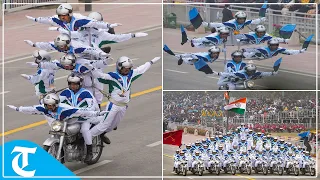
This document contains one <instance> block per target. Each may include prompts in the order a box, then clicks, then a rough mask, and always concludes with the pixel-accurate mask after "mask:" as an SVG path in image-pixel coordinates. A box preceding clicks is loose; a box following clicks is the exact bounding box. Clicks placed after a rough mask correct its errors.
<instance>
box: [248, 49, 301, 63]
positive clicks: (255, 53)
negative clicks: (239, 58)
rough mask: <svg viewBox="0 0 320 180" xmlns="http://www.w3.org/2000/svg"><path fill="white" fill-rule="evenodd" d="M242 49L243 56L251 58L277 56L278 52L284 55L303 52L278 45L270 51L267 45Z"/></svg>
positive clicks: (258, 58) (262, 58)
mask: <svg viewBox="0 0 320 180" xmlns="http://www.w3.org/2000/svg"><path fill="white" fill-rule="evenodd" d="M243 51H244V52H243V56H244V58H245V59H252V60H264V59H269V58H272V57H274V56H277V55H278V54H279V53H280V54H285V55H296V54H300V53H303V52H304V51H302V50H290V49H286V48H282V47H278V49H276V50H274V51H271V49H270V48H269V47H268V46H264V47H258V48H246V49H243Z"/></svg>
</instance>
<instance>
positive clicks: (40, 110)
mask: <svg viewBox="0 0 320 180" xmlns="http://www.w3.org/2000/svg"><path fill="white" fill-rule="evenodd" d="M7 106H8V107H9V108H11V109H13V110H15V111H19V112H22V113H25V114H38V115H39V114H45V111H46V110H45V108H44V107H43V106H42V105H36V106H20V107H16V106H13V105H7Z"/></svg>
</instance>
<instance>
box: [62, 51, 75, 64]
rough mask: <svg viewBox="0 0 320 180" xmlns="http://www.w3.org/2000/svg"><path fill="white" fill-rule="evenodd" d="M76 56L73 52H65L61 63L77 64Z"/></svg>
mask: <svg viewBox="0 0 320 180" xmlns="http://www.w3.org/2000/svg"><path fill="white" fill-rule="evenodd" d="M76 60H77V58H76V56H75V55H74V54H72V53H68V54H64V55H63V56H62V57H61V59H60V63H61V64H62V65H63V66H75V64H76Z"/></svg>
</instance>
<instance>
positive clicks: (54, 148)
mask: <svg viewBox="0 0 320 180" xmlns="http://www.w3.org/2000/svg"><path fill="white" fill-rule="evenodd" d="M58 148H59V144H58V143H54V144H53V145H52V146H46V145H44V146H43V149H44V150H45V151H47V152H48V153H49V154H50V155H51V156H52V157H54V158H56V157H57V153H58ZM61 157H62V158H61V159H60V162H61V164H64V163H65V161H64V151H63V149H62V150H61Z"/></svg>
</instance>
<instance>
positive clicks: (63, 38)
mask: <svg viewBox="0 0 320 180" xmlns="http://www.w3.org/2000/svg"><path fill="white" fill-rule="evenodd" d="M70 42H71V38H70V36H69V35H68V34H59V35H58V36H57V38H56V39H54V45H55V46H57V47H59V48H61V47H64V46H67V47H69V46H70Z"/></svg>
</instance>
